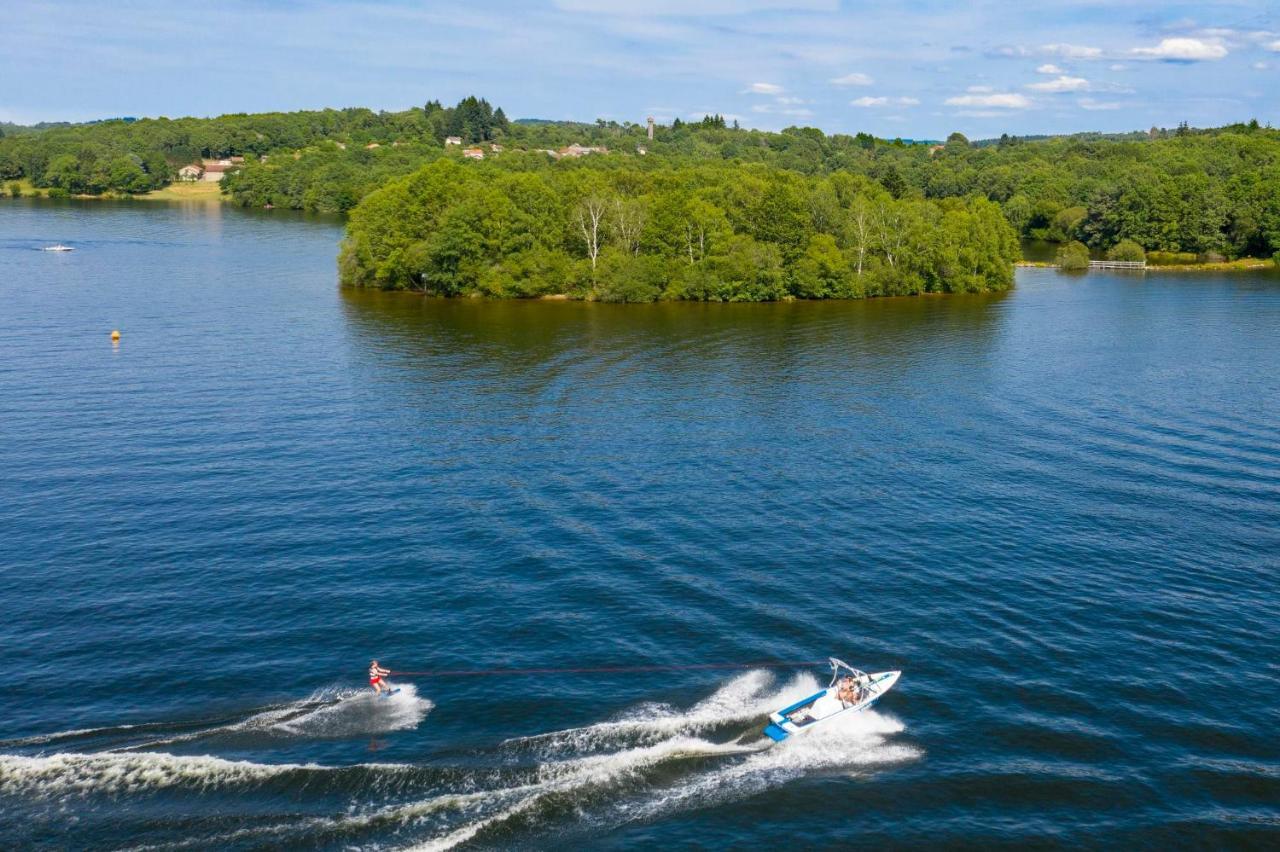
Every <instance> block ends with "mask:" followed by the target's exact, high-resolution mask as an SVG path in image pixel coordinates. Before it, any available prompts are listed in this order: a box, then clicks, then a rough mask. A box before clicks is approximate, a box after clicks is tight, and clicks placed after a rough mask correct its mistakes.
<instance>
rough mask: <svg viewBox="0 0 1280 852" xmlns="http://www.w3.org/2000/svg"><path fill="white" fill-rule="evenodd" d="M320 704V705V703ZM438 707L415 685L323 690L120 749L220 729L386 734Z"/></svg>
mask: <svg viewBox="0 0 1280 852" xmlns="http://www.w3.org/2000/svg"><path fill="white" fill-rule="evenodd" d="M316 704H320V706H319V707H317V706H315V705H316ZM434 708H435V704H434V702H432V701H431V700H430V699H429V698H421V697H419V696H418V689H417V687H415V686H414V685H413V684H406V685H404V686H402V687H400V692H398V693H396V694H395V695H392V696H389V697H387V698H381V697H379V696H376V695H374V694H373V692H371V691H370V690H366V689H361V690H355V689H347V690H332V689H327V690H321V691H319V692H316V693H313V694H312V695H311V696H310V697H309V698H307V699H305V700H303V701H295V702H292V703H290V704H286V705H284V706H281V707H273V708H271V709H270V710H264V711H262V712H260V713H255V714H254V715H252V716H250V717H249V718H247V719H244V720H243V721H240V722H233V723H231V724H229V725H218V726H217V727H213V728H205V729H204V730H200V731H193V732H191V733H187V734H178V735H175V736H171V737H159V738H156V739H151V740H147V741H145V742H141V743H134V744H133V745H130V746H126V747H124V748H121V749H119V750H120V751H136V750H138V749H147V748H159V747H162V746H171V745H176V744H178V743H185V742H191V741H193V740H201V739H206V738H208V737H212V736H217V735H220V734H236V733H245V732H259V733H265V734H268V735H273V736H287V737H313V738H326V737H328V738H340V737H352V736H363V735H368V734H384V733H387V732H389V731H403V730H408V729H410V728H416V727H417V726H418V725H419V724H421V723H422V720H423V719H425V718H426V717H427V714H428V713H430V712H431V711H432V710H433V709H434Z"/></svg>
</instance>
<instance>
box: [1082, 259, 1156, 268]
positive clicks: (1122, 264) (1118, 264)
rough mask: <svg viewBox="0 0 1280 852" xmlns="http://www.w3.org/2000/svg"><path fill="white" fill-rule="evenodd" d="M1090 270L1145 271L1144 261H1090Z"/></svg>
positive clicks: (1145, 263) (1145, 264)
mask: <svg viewBox="0 0 1280 852" xmlns="http://www.w3.org/2000/svg"><path fill="white" fill-rule="evenodd" d="M1089 268H1090V269H1146V268H1147V262H1146V261H1145V260H1091V261H1089Z"/></svg>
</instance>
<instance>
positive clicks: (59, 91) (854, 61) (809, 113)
mask: <svg viewBox="0 0 1280 852" xmlns="http://www.w3.org/2000/svg"><path fill="white" fill-rule="evenodd" d="M5 7H6V10H5V13H4V15H3V19H4V23H5V26H4V32H3V39H2V41H3V45H4V47H3V49H2V50H0V121H15V122H19V123H31V122H35V121H42V120H43V121H59V120H66V121H81V120H89V119H96V118H108V117H115V116H126V115H128V116H158V115H166V116H171V117H176V116H181V115H197V116H209V115H218V114H222V113H228V112H262V111H274V110H296V109H317V108H322V107H345V106H367V107H371V108H374V109H388V110H400V109H405V108H407V107H410V106H421V105H422V104H423V103H425V102H426V101H428V100H431V99H439V100H441V101H443V102H445V103H446V104H451V103H453V102H456V101H457V100H458V99H459V98H462V97H464V96H466V95H469V94H475V95H478V96H480V97H485V98H487V99H488V100H489V101H490V102H491V103H493V104H494V105H495V106H501V107H503V108H504V110H505V111H506V113H507V114H508V116H510V117H512V118H521V117H526V118H553V119H572V120H579V121H592V120H595V119H597V118H604V119H612V120H616V121H620V122H621V121H633V122H637V123H642V122H644V120H645V118H646V116H650V115H651V116H654V117H655V118H656V119H657V120H658V121H659V122H660V123H668V122H670V121H671V120H672V119H673V118H676V117H680V118H682V119H690V118H700V117H701V116H702V115H703V114H705V113H720V114H722V115H724V116H725V117H726V118H728V119H729V120H730V121H733V120H737V121H739V122H740V123H741V124H742V125H743V126H746V127H758V128H762V129H768V130H777V129H781V128H783V127H787V126H789V125H800V126H812V127H820V128H822V129H823V130H825V131H827V132H828V133H837V132H839V133H853V132H856V131H866V132H870V133H874V134H875V135H877V136H883V137H890V138H892V137H895V136H902V137H906V138H942V137H945V136H946V135H947V134H948V133H950V132H951V131H954V130H959V131H961V132H963V133H965V134H966V135H968V136H970V137H972V138H986V137H991V136H998V135H1000V134H1001V133H1010V134H1030V133H1067V132H1077V131H1085V130H1102V131H1122V130H1134V129H1146V128H1148V127H1151V126H1152V125H1158V126H1161V127H1172V126H1174V125H1176V124H1178V123H1179V122H1181V121H1187V122H1189V123H1190V124H1192V125H1193V126H1200V127H1207V126H1214V125H1221V124H1226V123H1229V122H1233V121H1245V120H1248V119H1250V118H1257V119H1258V120H1259V121H1261V122H1263V123H1264V124H1265V123H1270V124H1273V125H1280V86H1278V85H1277V84H1280V0H1251V2H1239V0H1198V2H1182V0H1162V1H1160V2H1156V1H1155V0H1128V2H1091V0H1038V2H1036V3H1034V4H1033V3H1022V2H1019V1H1018V0H1004V2H987V0H969V2H941V0H914V2H897V0H879V2H874V3H871V2H861V0H857V2H854V0H628V1H627V2H617V0H525V2H514V0H510V1H508V0H493V2H487V0H459V1H458V2H452V3H437V2H408V0H358V1H357V2H344V0H274V2H267V0H260V2H249V0H219V2H216V3H209V4H192V3H185V4H178V3H173V2H162V0H113V2H109V3H104V2H101V0H93V1H92V2H85V0H45V2H36V1H35V0H6V2H5Z"/></svg>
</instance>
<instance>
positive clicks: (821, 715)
mask: <svg viewBox="0 0 1280 852" xmlns="http://www.w3.org/2000/svg"><path fill="white" fill-rule="evenodd" d="M901 676H902V672H879V673H877V674H867V673H866V672H864V671H861V670H859V669H855V668H854V667H853V666H851V665H849V664H848V663H846V662H843V661H841V660H837V659H836V658H835V657H831V683H829V684H828V685H827V688H826V689H824V690H822V691H821V692H819V693H816V694H814V695H810V696H809V697H808V698H806V699H804V700H803V701H797V702H796V703H795V704H792V705H791V706H790V707H783V708H782V709H781V710H778V711H776V712H774V713H770V714H769V724H768V725H766V726H765V729H764V733H765V736H767V737H769V738H770V739H771V740H773V741H774V742H779V743H780V742H782V741H783V740H785V739H786V738H787V737H789V736H791V735H792V734H800V733H804V732H805V731H807V730H809V729H810V728H814V727H816V726H817V725H818V724H819V723H821V722H825V721H827V720H828V719H831V718H833V717H835V716H839V715H840V714H842V713H859V712H861V711H863V710H866V709H867V708H868V707H870V706H871V705H872V704H875V703H876V702H877V701H879V700H880V698H881V696H883V695H884V694H885V693H886V692H888V691H889V690H890V689H892V688H893V685H894V684H895V683H897V682H898V678H899V677H901Z"/></svg>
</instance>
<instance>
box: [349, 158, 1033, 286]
mask: <svg viewBox="0 0 1280 852" xmlns="http://www.w3.org/2000/svg"><path fill="white" fill-rule="evenodd" d="M559 166H560V167H557V168H546V167H540V168H513V167H511V166H509V165H508V166H503V165H499V164H497V163H462V162H457V161H454V160H439V161H436V162H434V163H431V164H429V165H427V166H424V167H422V168H421V169H419V170H418V171H416V172H414V173H413V174H412V175H410V176H408V177H405V178H401V179H399V180H395V181H393V182H391V183H390V184H389V185H387V186H385V187H383V188H381V189H378V190H376V191H374V192H373V193H371V194H370V195H369V196H368V197H366V198H365V199H364V201H362V202H361V203H360V204H359V205H358V206H357V207H356V208H355V209H354V210H353V211H352V213H351V216H350V218H349V220H348V228H347V238H346V240H345V241H344V243H343V246H342V250H341V253H340V256H339V270H340V274H341V278H342V281H343V283H344V284H345V285H347V286H355V287H381V288H386V289H411V290H420V291H423V292H427V293H433V294H438V295H446V296H460V295H485V296H491V297H532V296H542V295H551V294H567V295H571V296H575V297H581V298H592V299H599V300H603V301H620V302H646V301H654V300H658V299H692V300H703V301H769V300H777V299H786V298H814V299H819V298H863V297H868V296H879V295H907V294H917V293H934V292H980V291H991V290H1003V289H1007V288H1008V287H1010V286H1011V285H1012V283H1013V263H1014V261H1015V260H1016V259H1017V258H1018V255H1019V252H1018V242H1017V237H1016V235H1015V233H1014V231H1013V229H1012V228H1011V227H1010V226H1009V224H1008V222H1007V221H1006V220H1005V218H1004V216H1003V215H1002V214H1001V212H1000V208H999V207H998V205H996V204H995V203H993V202H991V201H988V200H987V199H984V198H977V197H974V198H967V199H958V198H956V199H944V200H940V201H932V200H926V199H922V198H901V199H895V198H893V196H892V195H891V194H890V193H888V192H887V191H886V190H885V189H884V187H883V186H881V185H880V184H879V183H878V182H876V181H873V180H870V179H868V178H866V177H863V176H859V175H851V174H847V173H836V174H831V175H823V176H806V175H801V174H797V173H796V172H793V171H788V170H785V169H780V168H776V167H771V166H767V165H763V164H754V165H735V164H723V163H714V164H704V165H687V166H674V167H666V166H664V167H660V168H644V169H641V168H637V167H634V166H631V165H619V164H616V163H610V162H608V161H607V160H605V159H603V158H601V159H599V160H596V161H594V162H592V161H590V159H589V158H588V159H586V160H583V161H581V162H575V163H561V164H559Z"/></svg>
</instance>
